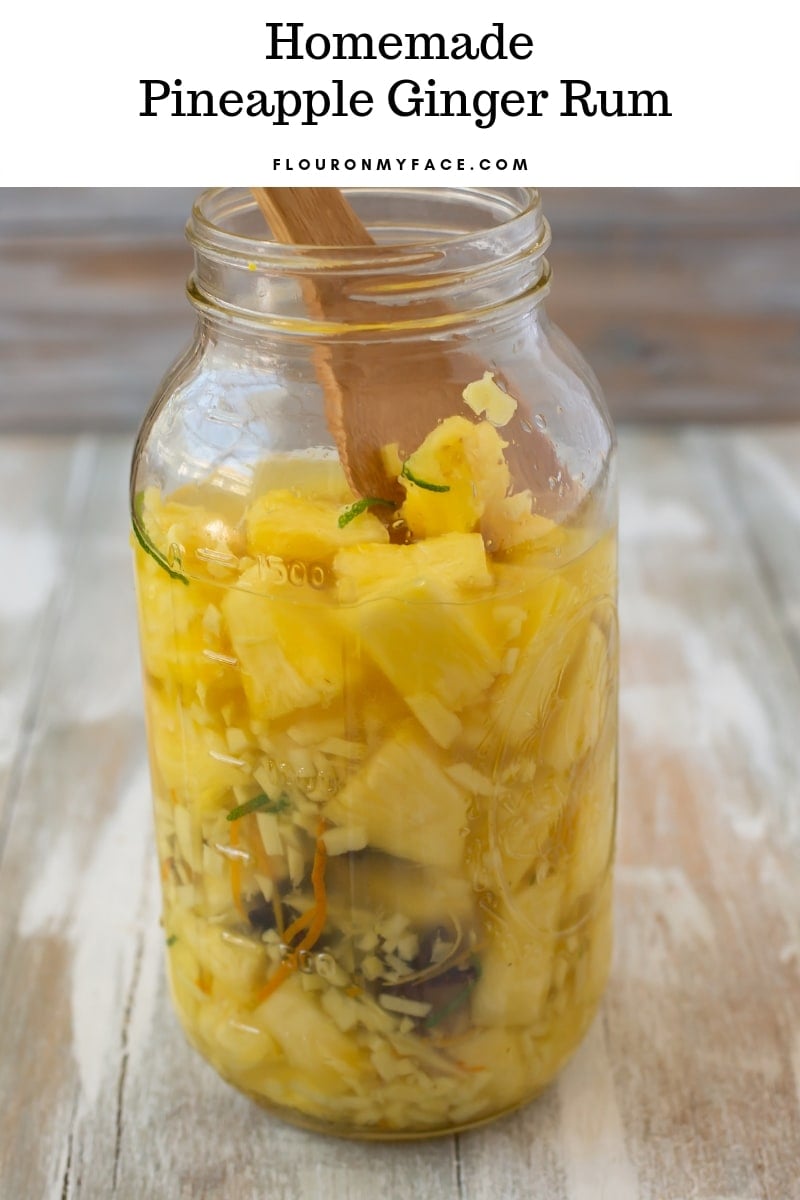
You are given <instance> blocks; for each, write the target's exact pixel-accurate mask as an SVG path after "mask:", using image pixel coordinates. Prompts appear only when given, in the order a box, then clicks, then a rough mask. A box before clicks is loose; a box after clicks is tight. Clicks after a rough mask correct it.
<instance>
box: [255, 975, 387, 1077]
mask: <svg viewBox="0 0 800 1200" xmlns="http://www.w3.org/2000/svg"><path fill="white" fill-rule="evenodd" d="M252 1020H253V1024H254V1025H256V1026H257V1027H258V1028H260V1029H264V1030H265V1031H266V1032H267V1033H269V1034H270V1036H271V1037H272V1038H274V1040H275V1041H276V1042H277V1043H278V1045H279V1046H280V1049H281V1051H282V1053H283V1056H284V1058H285V1060H286V1062H287V1064H288V1065H289V1066H290V1067H291V1069H292V1078H293V1080H294V1082H295V1087H296V1088H297V1090H298V1091H303V1092H307V1093H310V1094H311V1095H316V1094H318V1093H323V1094H327V1095H329V1096H338V1095H342V1094H344V1093H345V1092H349V1091H350V1090H351V1086H352V1080H353V1079H354V1078H356V1077H357V1076H359V1075H360V1076H361V1077H362V1078H363V1076H364V1072H365V1070H366V1069H367V1067H368V1058H367V1053H366V1051H364V1050H362V1049H361V1048H360V1047H359V1045H358V1044H357V1042H356V1041H355V1039H354V1038H352V1037H348V1036H347V1034H345V1033H343V1032H342V1031H341V1030H340V1029H339V1027H338V1026H337V1025H336V1023H335V1022H334V1021H333V1020H332V1019H331V1017H329V1016H328V1014H327V1013H326V1012H325V1011H324V1010H323V1009H322V1008H320V1006H319V1003H318V1002H317V1000H316V999H315V998H314V996H313V994H310V993H308V992H306V991H304V990H303V987H302V984H301V981H300V980H299V979H298V977H297V975H292V976H290V977H289V978H288V979H286V980H284V982H283V983H282V984H281V985H280V987H279V988H277V989H276V990H275V991H274V992H273V993H272V995H271V996H269V997H268V998H267V999H266V1000H265V1001H264V1002H263V1003H262V1004H260V1005H259V1007H258V1008H257V1009H256V1010H255V1011H254V1012H253V1014H252Z"/></svg>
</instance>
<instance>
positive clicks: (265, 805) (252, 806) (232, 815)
mask: <svg viewBox="0 0 800 1200" xmlns="http://www.w3.org/2000/svg"><path fill="white" fill-rule="evenodd" d="M288 807H289V797H288V796H287V795H286V793H285V792H283V793H282V794H281V795H280V796H278V799H277V800H271V799H270V797H269V796H268V795H267V794H266V792H259V794H258V795H257V796H253V799H252V800H248V801H247V802H246V803H245V804H240V805H239V806H238V808H232V809H231V811H230V812H229V813H228V818H227V819H228V820H229V821H238V820H239V818H240V817H246V816H247V815H248V814H249V813H254V812H270V813H279V812H283V810H284V809H285V808H288Z"/></svg>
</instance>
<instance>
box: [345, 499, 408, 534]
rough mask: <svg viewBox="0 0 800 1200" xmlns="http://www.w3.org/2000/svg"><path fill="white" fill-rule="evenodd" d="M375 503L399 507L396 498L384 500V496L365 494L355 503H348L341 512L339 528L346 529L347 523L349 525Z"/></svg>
mask: <svg viewBox="0 0 800 1200" xmlns="http://www.w3.org/2000/svg"><path fill="white" fill-rule="evenodd" d="M373 504H383V505H385V506H386V508H397V505H396V504H395V502H394V500H384V499H383V497H382V496H364V497H362V499H361V500H356V502H355V504H348V506H347V508H346V509H345V510H344V512H341V513H339V528H340V529H344V527H345V525H349V524H350V522H351V521H353V520H355V518H356V517H358V516H360V515H361V513H363V512H366V510H367V509H368V508H371V507H372V506H373Z"/></svg>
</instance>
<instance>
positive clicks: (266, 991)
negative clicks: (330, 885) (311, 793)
mask: <svg viewBox="0 0 800 1200" xmlns="http://www.w3.org/2000/svg"><path fill="white" fill-rule="evenodd" d="M324 832H325V824H324V822H322V821H320V824H319V829H318V830H317V844H316V846H315V847H314V865H313V867H312V868H311V886H312V887H313V889H314V907H313V908H310V909H309V910H308V912H305V913H303V914H302V915H301V916H299V917H298V918H297V920H296V921H292V923H291V925H290V926H289V928H288V929H287V930H286V933H285V935H284V937H285V939H286V940H287V941H289V940H290V939H291V938H292V937H296V936H297V934H298V933H299V932H300V930H301V929H304V928H305V926H306V925H308V926H309V928H308V931H307V932H306V935H305V937H304V938H303V940H302V941H301V942H300V945H299V946H297V947H296V949H295V950H293V951H292V953H291V954H290V955H289V956H288V957H287V958H285V959H284V960H283V962H282V963H281V964H280V966H279V967H278V969H277V971H276V972H275V974H274V975H273V976H272V978H271V979H269V980H267V982H266V983H265V984H264V986H263V988H262V989H261V991H260V992H259V993H258V995H257V996H256V1004H263V1002H264V1001H265V1000H267V999H268V998H269V997H270V996H271V995H272V993H273V992H276V991H277V990H278V988H279V987H280V986H281V984H282V983H284V982H285V980H287V979H288V978H289V976H290V975H291V974H292V973H293V972H294V971H296V970H297V968H298V965H299V963H300V954H301V953H302V951H304V950H310V949H311V947H312V946H314V945H315V944H316V942H317V941H318V940H319V937H320V934H321V933H322V931H323V929H324V928H325V923H326V921H327V920H328V893H327V892H326V890H325V865H326V863H327V861H328V849H327V847H326V845H325V843H324V842H323V840H322V835H323V833H324Z"/></svg>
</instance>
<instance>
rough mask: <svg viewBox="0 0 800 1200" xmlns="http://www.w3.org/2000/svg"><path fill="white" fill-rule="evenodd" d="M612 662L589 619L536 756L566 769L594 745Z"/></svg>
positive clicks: (604, 644) (599, 631) (567, 670)
mask: <svg viewBox="0 0 800 1200" xmlns="http://www.w3.org/2000/svg"><path fill="white" fill-rule="evenodd" d="M610 686H611V664H610V663H609V648H608V644H607V642H606V638H605V635H604V634H603V632H602V631H601V630H600V629H599V628H598V626H597V625H596V624H595V622H594V621H589V622H588V624H586V625H585V627H584V630H583V637H582V638H581V640H580V642H579V643H578V644H577V646H576V647H575V649H574V651H573V654H572V656H571V657H570V659H569V661H568V662H567V664H566V666H565V667H564V669H563V672H562V675H561V679H560V681H559V684H558V701H557V703H556V704H555V705H554V709H553V712H552V714H551V716H550V719H549V720H548V722H547V726H546V728H545V730H544V732H543V733H542V736H541V739H540V741H539V756H540V759H541V761H542V762H546V763H549V764H550V765H551V766H552V767H553V768H554V769H555V770H556V771H562V772H566V771H569V770H570V769H571V768H572V767H573V766H574V765H575V764H576V763H577V762H579V761H580V759H581V758H583V756H584V754H587V753H588V752H589V751H590V750H591V749H592V747H593V746H594V745H595V743H596V741H597V739H598V737H599V735H600V727H601V724H602V721H603V715H604V713H605V710H606V707H607V705H608V703H609V688H610Z"/></svg>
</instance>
